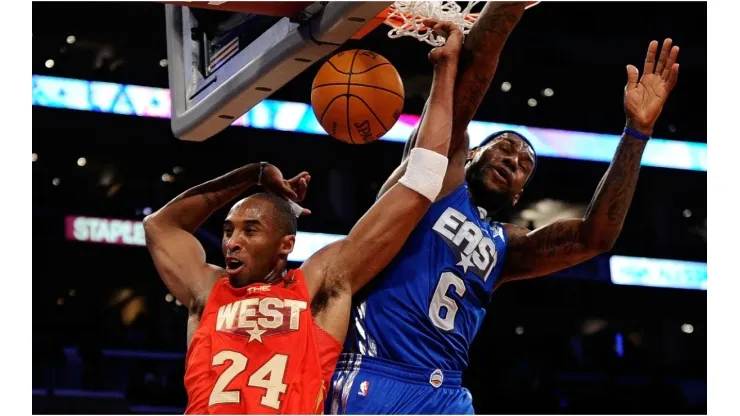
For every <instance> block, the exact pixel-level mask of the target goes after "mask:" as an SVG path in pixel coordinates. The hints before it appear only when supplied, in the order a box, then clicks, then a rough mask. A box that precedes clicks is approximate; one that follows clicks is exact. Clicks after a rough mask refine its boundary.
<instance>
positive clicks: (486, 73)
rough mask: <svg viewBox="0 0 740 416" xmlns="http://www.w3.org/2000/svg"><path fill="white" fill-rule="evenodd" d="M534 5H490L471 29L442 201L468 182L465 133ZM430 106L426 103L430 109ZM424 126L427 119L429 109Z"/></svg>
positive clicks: (394, 177)
mask: <svg viewBox="0 0 740 416" xmlns="http://www.w3.org/2000/svg"><path fill="white" fill-rule="evenodd" d="M531 3H533V2H498V1H496V2H493V1H492V2H488V3H486V5H485V7H484V8H483V11H482V12H481V14H480V16H479V17H478V19H477V20H476V22H475V24H474V25H473V27H472V28H471V29H470V32H469V33H468V36H467V38H466V39H465V43H464V44H463V48H462V51H461V52H460V57H459V61H460V62H459V65H458V70H457V79H456V81H455V92H454V96H453V107H452V109H453V114H454V117H453V125H452V132H451V133H452V141H451V142H450V149H449V152H448V155H449V160H450V162H449V166H448V169H447V175H446V176H445V181H444V186H443V189H442V192H440V197H443V196H444V195H446V194H447V193H449V192H450V191H451V190H453V189H455V188H456V187H457V186H459V185H461V184H462V183H463V181H464V180H465V161H466V157H467V153H468V146H469V140H468V136H467V133H466V130H467V127H468V124H470V122H471V121H472V120H473V116H475V113H476V111H477V110H478V107H479V106H480V104H481V102H482V101H483V97H484V96H485V95H486V92H487V91H488V87H489V86H490V85H491V81H492V80H493V76H494V74H495V73H496V68H497V67H498V62H499V58H500V56H501V52H502V51H503V49H504V45H505V44H506V40H507V39H508V38H509V35H510V34H511V32H512V31H513V30H514V27H515V26H516V24H517V23H518V22H519V19H521V17H522V15H523V14H524V9H525V8H526V6H528V5H529V4H531ZM428 104H429V102H427V106H428ZM427 106H425V107H424V111H423V112H422V114H421V122H423V121H424V119H425V118H426V108H427ZM417 131H418V130H414V132H413V133H412V134H411V137H409V140H408V141H407V143H406V147H405V148H404V155H403V161H402V163H401V165H400V166H399V167H398V168H396V170H395V171H394V172H393V174H392V175H391V176H390V177H389V178H388V180H387V181H386V183H385V184H384V185H383V187H382V188H381V189H380V192H379V195H382V194H383V193H385V192H387V191H388V190H389V189H390V188H391V186H393V185H394V184H395V183H396V182H397V181H398V179H399V178H400V177H401V176H403V173H404V172H405V170H406V157H407V156H408V152H409V151H410V150H411V149H412V148H413V147H414V144H415V141H416V139H417Z"/></svg>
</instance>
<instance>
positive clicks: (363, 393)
mask: <svg viewBox="0 0 740 416" xmlns="http://www.w3.org/2000/svg"><path fill="white" fill-rule="evenodd" d="M369 389H370V382H369V381H363V382H362V383H360V392H359V393H357V394H359V395H360V396H362V397H365V396H367V391H368V390H369Z"/></svg>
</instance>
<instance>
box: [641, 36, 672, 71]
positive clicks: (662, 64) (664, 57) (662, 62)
mask: <svg viewBox="0 0 740 416" xmlns="http://www.w3.org/2000/svg"><path fill="white" fill-rule="evenodd" d="M671 45H673V39H671V38H667V39H666V40H664V41H663V47H662V48H660V56H659V57H658V64H657V65H656V67H655V73H656V74H658V75H660V74H662V73H663V69H665V68H666V62H667V61H668V55H670V53H671ZM647 73H648V72H646V74H647ZM650 73H652V72H650Z"/></svg>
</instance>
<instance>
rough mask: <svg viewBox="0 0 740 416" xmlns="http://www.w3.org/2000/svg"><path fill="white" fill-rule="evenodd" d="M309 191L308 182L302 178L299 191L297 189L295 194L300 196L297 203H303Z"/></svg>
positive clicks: (299, 182)
mask: <svg viewBox="0 0 740 416" xmlns="http://www.w3.org/2000/svg"><path fill="white" fill-rule="evenodd" d="M307 189H308V183H307V182H306V179H304V178H301V180H300V181H298V189H296V191H295V193H296V195H297V196H298V199H297V201H303V200H304V199H305V198H306V190H307Z"/></svg>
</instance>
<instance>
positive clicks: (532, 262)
mask: <svg viewBox="0 0 740 416" xmlns="http://www.w3.org/2000/svg"><path fill="white" fill-rule="evenodd" d="M505 227H506V231H507V233H508V234H509V237H508V243H507V249H506V259H505V263H504V270H503V274H502V278H501V283H504V282H506V281H511V280H518V279H528V278H533V277H539V276H544V275H547V274H550V273H553V272H556V271H558V270H563V269H566V268H568V267H570V266H573V265H576V264H578V263H581V262H584V261H586V260H588V259H590V258H592V257H594V256H596V255H598V254H601V253H604V252H606V251H609V250H610V249H611V247H610V246H608V245H607V244H606V243H599V242H598V241H590V240H589V238H590V237H588V236H590V235H592V233H590V232H588V230H587V229H586V228H587V227H588V224H587V223H586V222H585V221H584V220H583V219H580V218H579V219H570V220H558V221H555V222H554V223H552V224H549V225H546V226H544V227H541V228H538V229H536V230H534V231H529V230H528V229H526V228H523V227H518V226H516V225H511V224H506V225H505Z"/></svg>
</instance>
